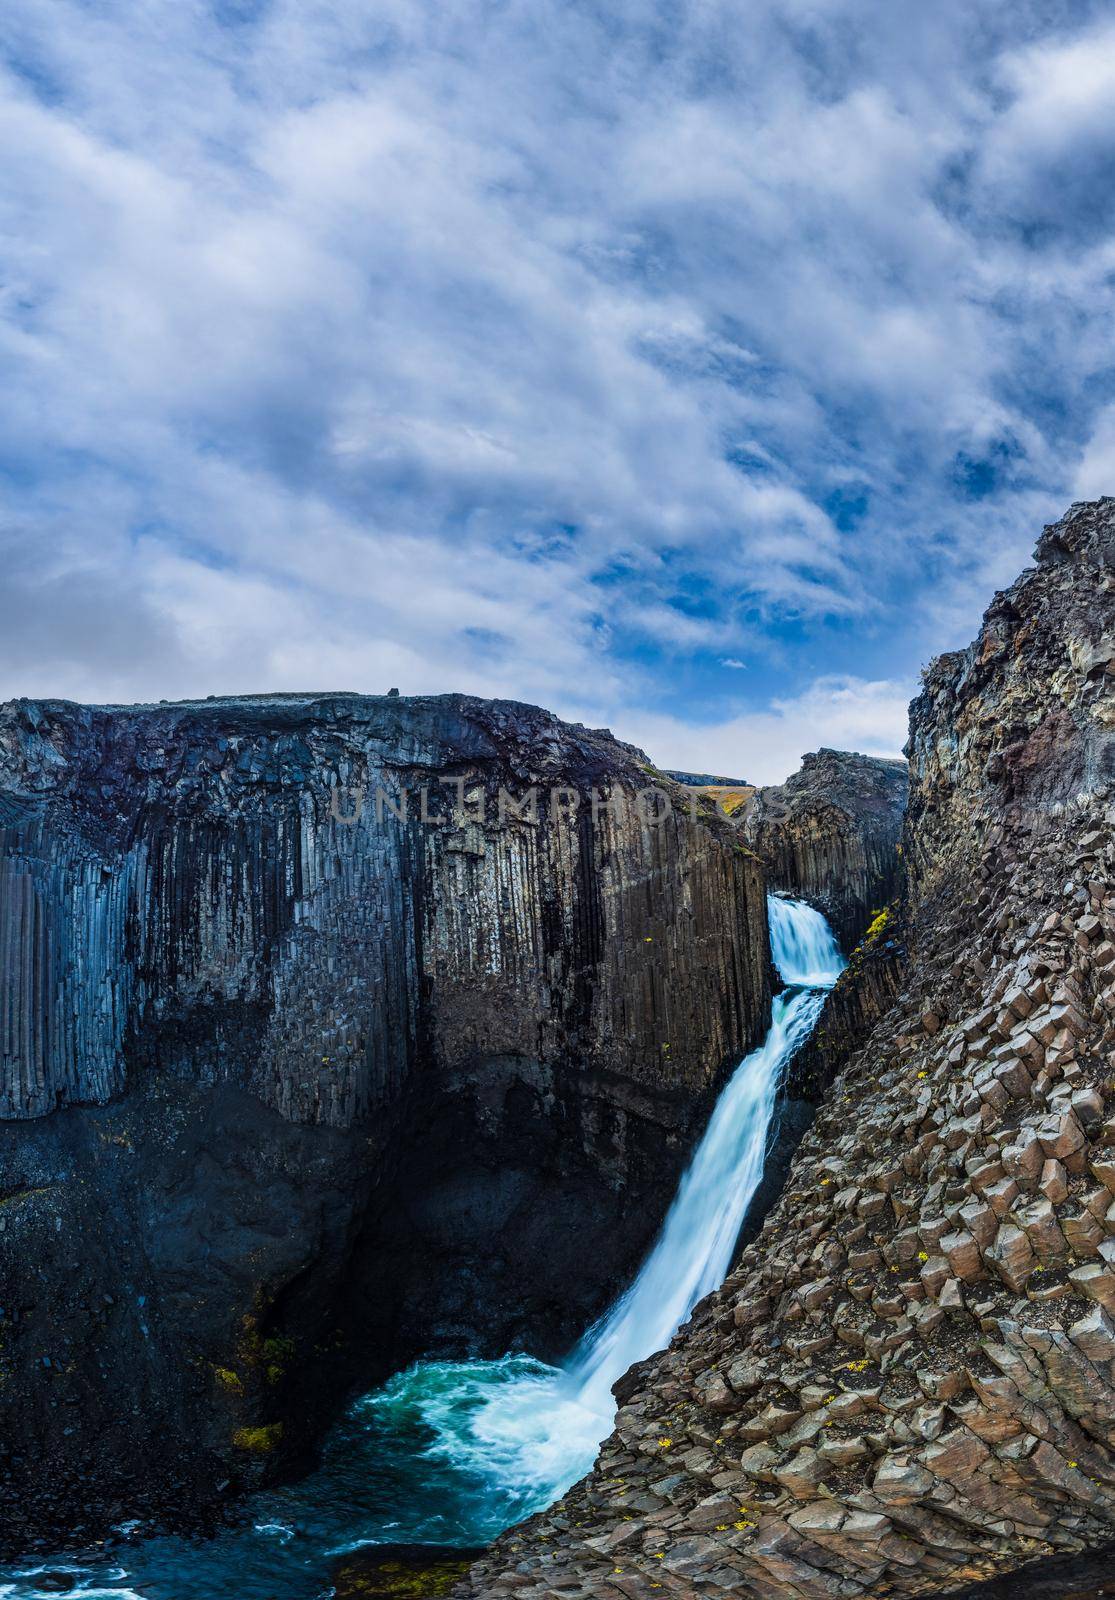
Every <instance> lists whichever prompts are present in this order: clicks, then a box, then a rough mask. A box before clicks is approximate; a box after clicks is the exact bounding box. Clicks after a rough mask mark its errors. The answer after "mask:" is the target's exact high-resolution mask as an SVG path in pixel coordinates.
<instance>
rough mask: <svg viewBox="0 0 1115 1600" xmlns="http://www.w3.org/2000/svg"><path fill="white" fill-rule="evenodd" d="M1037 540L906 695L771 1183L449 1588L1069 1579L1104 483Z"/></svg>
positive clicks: (862, 1585) (1092, 1326)
mask: <svg viewBox="0 0 1115 1600" xmlns="http://www.w3.org/2000/svg"><path fill="white" fill-rule="evenodd" d="M1036 554H1037V562H1038V564H1037V566H1036V568H1034V569H1031V570H1029V571H1027V572H1025V573H1024V574H1023V575H1022V577H1021V578H1020V579H1019V580H1018V581H1017V582H1016V583H1015V584H1014V585H1013V586H1012V587H1011V588H1010V589H1008V590H1006V591H1005V592H1004V593H1003V594H1001V595H998V596H997V597H996V599H995V600H994V602H993V603H992V605H991V607H990V608H989V610H988V612H987V615H986V617H985V620H984V624H983V627H982V629H981V631H980V634H979V637H978V639H977V640H976V641H975V643H974V644H973V645H972V646H971V647H970V648H969V649H967V650H966V651H963V652H959V653H957V654H954V655H949V656H945V657H942V658H941V659H940V660H939V661H938V662H936V663H935V664H934V666H933V667H932V668H931V669H930V671H929V672H928V673H927V675H926V679H925V686H924V690H923V692H922V694H921V695H920V696H919V698H918V699H917V700H916V701H915V702H914V705H913V707H912V710H911V733H910V742H909V745H908V752H909V756H910V768H911V794H910V806H909V812H908V815H907V821H906V826H905V833H904V854H905V861H906V868H907V872H908V885H907V893H906V899H905V904H904V907H903V909H902V912H901V942H902V944H903V945H904V947H905V950H906V952H907V953H906V956H905V959H904V961H903V962H902V963H900V964H899V965H897V966H893V965H892V966H891V969H890V970H889V972H888V975H887V977H886V979H885V981H880V982H879V984H878V989H877V1000H878V1009H881V1015H879V1017H878V1020H877V1021H876V1022H875V1024H874V1026H873V1027H872V1028H871V1029H870V1031H869V1033H868V1035H867V1037H866V1039H865V1040H863V1041H861V1045H860V1048H859V1049H858V1051H856V1053H855V1054H853V1055H852V1057H851V1059H850V1060H849V1061H848V1062H847V1064H846V1065H845V1067H844V1069H843V1070H842V1072H841V1073H840V1075H839V1076H838V1077H837V1079H836V1081H835V1082H834V1083H833V1085H832V1087H831V1089H830V1090H829V1093H828V1096H827V1099H826V1102H825V1104H824V1106H823V1108H822V1111H821V1114H820V1115H819V1117H818V1118H817V1120H816V1122H815V1123H814V1125H813V1127H812V1128H811V1130H810V1131H809V1133H808V1134H807V1135H806V1137H805V1139H804V1141H803V1143H802V1145H801V1147H800V1149H799V1151H798V1153H797V1156H796V1158H795V1161H794V1164H793V1168H792V1171H791V1174H790V1178H789V1182H788V1184H787V1187H786V1190H785V1192H784V1193H783V1195H782V1198H781V1199H780V1201H779V1202H778V1204H777V1205H776V1206H775V1208H774V1209H773V1210H772V1211H771V1213H770V1214H769V1215H768V1217H767V1218H766V1221H765V1224H764V1226H763V1228H762V1231H761V1233H760V1235H759V1237H758V1238H757V1240H756V1241H755V1242H754V1243H752V1244H751V1245H750V1246H749V1247H748V1248H747V1249H745V1251H744V1252H743V1254H742V1257H741V1259H740V1261H739V1263H738V1265H737V1267H736V1268H735V1270H734V1271H733V1272H732V1273H731V1275H730V1276H729V1278H728V1279H727V1281H726V1282H725V1284H724V1285H723V1287H722V1289H720V1290H719V1291H718V1292H716V1293H714V1294H712V1295H710V1296H709V1297H708V1298H707V1299H706V1300H705V1301H704V1302H702V1304H701V1305H700V1306H699V1307H698V1308H697V1310H696V1311H695V1313H694V1315H693V1317H692V1319H691V1321H690V1322H689V1323H688V1324H687V1325H686V1326H685V1327H684V1328H683V1329H682V1330H681V1331H680V1332H679V1334H678V1335H677V1337H676V1338H675V1340H674V1341H673V1343H672V1345H671V1346H670V1348H669V1350H668V1351H665V1352H663V1353H662V1354H661V1355H659V1356H658V1357H656V1358H653V1359H652V1360H651V1361H650V1362H647V1363H644V1364H643V1365H642V1366H640V1367H638V1368H636V1369H633V1371H632V1373H631V1374H629V1375H628V1377H627V1378H625V1379H624V1380H621V1382H620V1384H618V1385H617V1391H616V1392H617V1396H618V1397H619V1400H620V1409H619V1412H618V1416H617V1421H616V1429H615V1432H614V1433H613V1434H612V1436H611V1437H610V1438H609V1439H608V1440H607V1441H606V1443H605V1444H604V1446H603V1447H602V1449H601V1452H600V1456H599V1458H598V1461H597V1464H596V1467H595V1469H594V1470H593V1472H592V1473H591V1474H590V1475H589V1476H588V1477H587V1478H586V1479H584V1480H583V1481H582V1482H581V1483H579V1484H577V1485H576V1486H575V1487H574V1488H573V1489H572V1490H571V1491H570V1492H569V1493H568V1494H567V1495H566V1496H565V1497H564V1499H563V1501H562V1502H561V1503H560V1504H559V1505H557V1506H555V1507H553V1508H551V1509H550V1510H549V1511H548V1512H546V1513H544V1514H542V1515H541V1516H538V1517H536V1518H534V1519H532V1520H531V1521H529V1522H527V1523H525V1524H523V1525H522V1526H521V1527H519V1528H515V1529H512V1530H511V1531H510V1532H509V1533H508V1534H507V1535H505V1536H504V1538H503V1539H502V1540H501V1541H500V1542H499V1543H498V1544H497V1545H496V1546H495V1547H494V1549H493V1550H492V1551H491V1552H490V1553H489V1555H488V1557H487V1558H486V1559H485V1560H484V1561H483V1562H481V1563H480V1564H479V1565H478V1566H477V1567H476V1568H475V1569H474V1571H473V1574H472V1577H471V1579H470V1580H469V1582H468V1583H467V1584H466V1585H465V1586H464V1587H463V1588H462V1589H461V1590H460V1591H459V1592H460V1593H461V1594H467V1595H471V1596H484V1597H489V1596H493V1597H494V1596H497V1595H505V1594H515V1595H518V1596H522V1597H523V1600H542V1597H546V1600H555V1597H557V1596H559V1595H560V1596H561V1597H562V1600H589V1597H592V1600H605V1597H607V1600H620V1597H624V1600H657V1597H658V1596H661V1595H664V1594H675V1595H680V1596H685V1597H687V1600H688V1597H694V1596H697V1595H700V1596H706V1597H710V1600H711V1597H720V1596H723V1597H728V1596H732V1597H733V1600H735V1597H743V1600H807V1597H808V1600H827V1597H831V1596H836V1595H840V1596H856V1595H862V1596H864V1597H870V1600H889V1597H898V1596H913V1595H930V1594H959V1593H964V1592H967V1590H968V1588H969V1587H970V1586H972V1585H973V1584H978V1583H981V1582H987V1581H991V1580H995V1579H998V1578H1001V1577H1003V1576H1004V1575H1007V1574H1014V1575H1015V1576H1014V1578H1013V1580H1012V1586H1011V1591H1010V1592H1011V1593H1015V1594H1018V1595H1023V1594H1026V1593H1028V1592H1033V1593H1035V1594H1036V1593H1038V1592H1041V1593H1043V1594H1050V1593H1053V1592H1064V1593H1068V1592H1070V1591H1071V1589H1072V1579H1071V1577H1066V1579H1065V1587H1064V1588H1063V1589H1059V1588H1056V1587H1049V1585H1051V1584H1053V1585H1056V1584H1058V1583H1059V1582H1060V1579H1059V1578H1057V1577H1055V1576H1054V1574H1060V1573H1063V1572H1064V1571H1065V1569H1064V1567H1063V1566H1062V1563H1063V1561H1064V1560H1065V1559H1066V1558H1071V1557H1072V1556H1074V1555H1077V1554H1079V1553H1081V1552H1086V1551H1094V1550H1101V1549H1103V1548H1104V1547H1105V1546H1106V1545H1107V1544H1108V1543H1109V1542H1110V1541H1111V1540H1112V1539H1113V1538H1115V1455H1113V1450H1115V1080H1113V1078H1112V1057H1113V1051H1115V840H1113V835H1112V825H1113V824H1115V501H1113V500H1104V501H1100V502H1096V503H1094V504H1087V505H1078V506H1074V507H1073V508H1072V509H1071V510H1070V512H1069V513H1068V514H1067V515H1066V517H1065V518H1064V519H1063V521H1062V522H1060V523H1058V524H1056V525H1055V526H1053V527H1051V528H1049V529H1047V530H1046V531H1045V533H1044V534H1043V536H1042V538H1041V540H1040V542H1039V545H1038V548H1037V552H1036ZM1046 1562H1048V1563H1049V1565H1048V1568H1047V1567H1046V1566H1045V1563H1046ZM1035 1564H1036V1565H1035ZM1089 1570H1091V1571H1092V1572H1093V1573H1094V1571H1095V1570H1096V1569H1095V1567H1094V1565H1093V1566H1092V1567H1091V1568H1090V1569H1089ZM1069 1571H1070V1572H1071V1566H1070V1568H1069ZM995 1592H1000V1591H999V1589H998V1588H996V1590H995ZM1003 1592H1005V1591H1003Z"/></svg>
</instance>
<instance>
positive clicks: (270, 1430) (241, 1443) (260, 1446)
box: [232, 1422, 283, 1455]
mask: <svg viewBox="0 0 1115 1600" xmlns="http://www.w3.org/2000/svg"><path fill="white" fill-rule="evenodd" d="M282 1436H283V1425H282V1423H281V1422H269V1423H267V1424H266V1425H265V1426H263V1427H258V1428H237V1430H236V1432H235V1433H234V1434H233V1436H232V1442H233V1444H234V1445H235V1447H236V1449H237V1450H248V1451H250V1452H251V1453H252V1454H253V1455H266V1454H267V1453H268V1451H271V1450H274V1449H275V1448H276V1446H277V1445H278V1443H279V1440H280V1439H281V1438H282Z"/></svg>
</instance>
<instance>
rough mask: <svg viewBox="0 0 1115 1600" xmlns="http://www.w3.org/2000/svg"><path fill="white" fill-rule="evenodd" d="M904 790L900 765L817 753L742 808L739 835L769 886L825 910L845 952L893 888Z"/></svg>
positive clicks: (842, 752)
mask: <svg viewBox="0 0 1115 1600" xmlns="http://www.w3.org/2000/svg"><path fill="white" fill-rule="evenodd" d="M907 785H908V778H907V769H906V763H905V762H904V761H886V760H883V759H881V758H879V757H877V756H863V755H855V754H853V753H851V752H849V751H847V750H818V751H815V752H814V753H813V754H812V755H807V756H803V757H802V762H801V769H800V771H798V772H795V773H794V774H793V776H792V777H790V778H787V780H786V782H785V783H783V784H778V785H776V786H772V787H767V788H764V789H759V790H757V791H756V793H755V794H754V795H752V796H751V798H750V799H749V800H748V802H747V804H746V807H745V808H744V810H743V813H742V821H743V830H744V836H745V838H746V840H747V842H748V844H749V845H750V846H751V847H752V848H753V849H754V850H755V851H757V852H758V854H759V855H760V856H762V858H763V860H764V862H765V863H766V866H767V872H768V877H769V881H770V886H771V888H772V889H784V890H785V891H787V893H790V894H796V895H800V896H801V897H802V898H803V899H805V900H808V901H809V902H810V903H811V904H812V905H815V906H816V907H817V909H818V910H819V911H823V912H824V914H825V916H826V917H827V918H828V919H829V921H830V923H831V924H832V926H833V929H834V931H835V933H836V936H837V939H838V940H839V942H840V945H841V947H842V948H843V949H844V950H845V951H850V950H851V949H853V947H854V946H855V945H856V944H857V943H858V941H859V940H860V939H861V938H862V936H863V934H864V931H865V929H866V928H867V926H868V924H869V923H870V921H871V919H872V917H873V916H874V914H875V913H876V912H877V911H881V910H882V909H883V907H884V906H885V905H887V903H888V902H889V901H890V900H891V899H893V897H894V895H895V894H896V892H897V890H898V886H899V878H900V857H899V855H898V852H897V846H898V843H899V840H900V839H901V837H902V818H903V813H904V811H905V806H906V791H907Z"/></svg>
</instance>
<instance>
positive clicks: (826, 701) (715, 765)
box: [617, 677, 916, 784]
mask: <svg viewBox="0 0 1115 1600" xmlns="http://www.w3.org/2000/svg"><path fill="white" fill-rule="evenodd" d="M915 692H916V689H915V685H914V684H912V683H908V682H907V683H896V682H890V681H887V680H880V681H878V682H866V681H864V680H863V679H859V678H847V677H827V678H818V679H817V680H816V681H815V682H813V683H811V684H809V685H808V687H807V688H805V689H804V690H803V691H802V693H801V694H799V695H796V696H794V698H793V699H785V700H775V701H773V702H772V704H771V705H770V706H769V707H768V708H765V709H763V710H760V711H750V712H744V713H743V714H742V715H740V716H737V717H732V718H730V719H729V720H727V721H724V722H719V723H713V724H711V725H706V726H702V727H694V726H693V725H692V724H688V723H684V722H681V721H680V720H678V719H677V718H673V717H661V716H658V717H656V716H649V717H643V718H639V717H634V718H629V719H626V720H625V721H624V723H623V724H622V726H621V727H620V728H619V729H618V730H617V731H618V732H619V733H620V734H621V735H622V737H624V738H626V739H629V740H630V741H632V742H633V743H636V744H639V745H641V746H642V747H643V748H644V749H645V750H647V751H648V752H649V753H650V755H651V756H652V758H653V760H654V761H655V762H656V763H657V764H658V765H659V766H662V767H668V768H671V769H673V770H681V771H689V772H691V771H695V770H715V771H723V772H732V773H735V774H737V775H738V776H740V777H743V778H746V779H747V780H748V781H749V782H751V783H760V784H765V783H781V782H782V781H783V779H785V778H787V777H788V776H789V775H790V773H791V772H794V771H796V770H797V767H798V765H799V762H800V759H801V757H802V755H803V754H804V753H805V752H806V751H809V750H819V749H820V748H821V747H822V746H827V747H828V748H829V749H834V750H859V751H861V752H863V753H864V754H865V755H875V756H892V757H893V756H900V755H901V754H902V746H903V745H904V744H905V742H906V724H907V709H908V705H909V701H910V699H911V697H912V696H913V694H914V693H915Z"/></svg>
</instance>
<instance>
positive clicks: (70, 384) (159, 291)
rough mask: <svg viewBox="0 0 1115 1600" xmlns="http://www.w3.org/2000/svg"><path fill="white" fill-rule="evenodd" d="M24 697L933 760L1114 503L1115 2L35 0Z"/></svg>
mask: <svg viewBox="0 0 1115 1600" xmlns="http://www.w3.org/2000/svg"><path fill="white" fill-rule="evenodd" d="M0 63H2V64H0V150H2V154H3V159H2V161H0V365H2V368H3V381H2V383H0V581H2V583H3V592H4V604H3V624H2V627H0V697H3V698H7V697H10V696H15V695H29V696H35V697H37V696H48V695H61V696H66V697H69V698H72V699H78V700H86V701H134V700H153V699H162V698H181V697H194V696H202V695H207V694H220V693H250V692H258V691H261V690H271V691H274V690H334V689H350V690H358V691H362V692H367V693H383V692H385V691H386V690H387V689H388V688H389V687H392V686H397V687H398V688H400V689H401V691H402V692H403V693H404V694H418V693H438V692H444V691H449V690H460V691H464V692H468V693H473V694H480V695H502V696H510V697H512V698H515V699H520V700H528V701H532V702H536V703H539V704H543V705H546V706H549V707H550V708H552V709H553V710H555V711H557V712H558V713H560V714H561V715H563V716H567V717H570V718H572V719H573V720H576V721H583V722H587V723H588V724H590V725H592V726H603V725H606V726H609V727H611V728H612V729H613V730H614V731H615V732H616V733H617V734H619V735H620V736H621V737H623V738H626V739H629V740H633V741H634V742H636V743H639V744H641V745H643V746H644V747H645V748H646V749H647V750H648V751H649V752H650V754H651V755H652V757H653V758H654V759H655V760H656V761H657V762H658V763H659V764H661V765H666V766H673V767H689V768H699V769H700V770H702V771H708V770H712V771H717V772H723V773H725V774H726V775H728V776H731V777H736V778H747V779H751V780H752V781H760V782H776V781H778V780H779V779H781V778H782V777H784V776H785V775H786V774H787V773H788V772H789V771H791V770H792V769H793V768H794V767H795V766H796V765H797V761H798V758H799V756H800V755H801V753H802V752H803V751H805V750H810V749H815V748H817V747H818V746H819V745H821V744H827V745H835V746H837V747H843V748H856V749H861V750H866V751H869V752H872V753H876V754H894V753H897V752H898V751H899V750H900V748H901V745H902V743H903V740H904V738H905V727H906V705H907V701H908V699H909V698H910V695H911V694H912V693H913V692H915V691H916V686H917V680H918V674H919V672H920V669H921V668H922V667H923V666H924V665H925V664H926V663H927V662H928V661H929V660H930V659H931V658H932V657H933V656H934V655H935V654H937V653H938V652H939V651H941V650H946V649H954V648H957V647H958V646H962V645H963V644H965V643H966V642H967V641H968V640H969V639H970V638H971V637H972V635H973V633H974V632H975V630H976V628H977V626H978V622H979V617H980V615H981V613H982V610H983V608H984V607H985V606H986V604H987V602H988V601H989V599H990V598H991V595H992V593H993V591H994V590H995V589H996V588H999V587H1002V586H1003V585H1005V584H1006V583H1009V582H1010V581H1011V580H1012V579H1013V578H1014V577H1015V576H1016V575H1017V573H1018V572H1019V571H1020V570H1021V569H1022V568H1023V567H1024V566H1025V565H1026V564H1027V563H1028V561H1029V559H1030V553H1031V551H1032V549H1033V545H1034V542H1035V539H1036V536H1037V534H1038V532H1039V531H1040V528H1041V526H1042V525H1043V524H1044V523H1046V522H1049V521H1051V520H1053V519H1054V518H1056V517H1057V516H1059V515H1060V514H1061V513H1062V511H1063V510H1064V509H1065V508H1066V507H1067V506H1068V504H1069V503H1070V502H1071V501H1072V500H1074V499H1081V498H1092V497H1095V496H1097V495H1099V494H1102V493H1115V314H1113V313H1115V304H1113V302H1115V117H1113V116H1112V114H1111V107H1112V106H1113V105H1115V16H1113V15H1112V12H1111V10H1110V7H1107V6H1093V5H1090V4H1086V3H1074V4H1069V3H1064V0H1009V3H1000V0H937V3H935V4H934V5H932V6H927V5H925V4H924V0H917V3H913V0H879V3H872V0H854V3H851V0H748V3H747V4H743V5H741V4H740V3H739V0H733V3H730V4H729V3H721V0H638V3H635V0H599V3H587V0H437V3H431V4H424V3H422V0H375V3H374V4H372V3H367V0H344V3H342V0H331V3H325V0H127V3H126V4H124V3H119V0H5V5H4V7H3V10H2V13H0Z"/></svg>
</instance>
